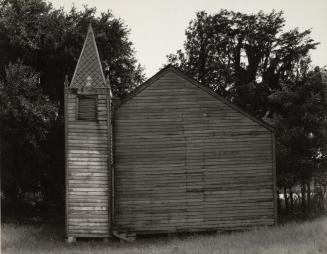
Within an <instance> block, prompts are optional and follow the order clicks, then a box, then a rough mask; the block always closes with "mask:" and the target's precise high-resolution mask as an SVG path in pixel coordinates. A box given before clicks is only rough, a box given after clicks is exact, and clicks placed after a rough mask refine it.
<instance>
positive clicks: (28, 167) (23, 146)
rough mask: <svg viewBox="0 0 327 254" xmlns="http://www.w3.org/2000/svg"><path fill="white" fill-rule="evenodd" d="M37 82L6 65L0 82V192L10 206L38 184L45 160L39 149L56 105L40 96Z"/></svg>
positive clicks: (35, 76)
mask: <svg viewBox="0 0 327 254" xmlns="http://www.w3.org/2000/svg"><path fill="white" fill-rule="evenodd" d="M39 78H40V75H39V74H38V73H36V72H34V71H33V70H32V69H31V68H30V67H28V66H26V65H24V64H22V62H18V63H15V64H9V65H8V68H7V69H6V70H5V78H4V79H2V80H1V81H0V88H1V93H0V108H1V111H0V118H1V148H2V156H1V165H2V171H1V173H2V177H1V190H2V191H3V193H4V194H5V196H7V197H8V198H9V199H10V200H11V201H12V202H13V203H14V206H17V204H18V199H20V198H23V197H22V195H23V194H24V193H26V192H32V191H36V190H37V188H38V187H39V185H40V183H41V182H40V181H41V180H42V178H43V177H42V176H43V174H44V171H43V169H44V167H45V165H42V163H43V162H42V160H43V158H44V157H45V156H46V154H45V153H44V152H43V151H42V147H43V145H44V142H46V140H47V137H48V135H49V131H50V127H51V125H52V122H54V121H55V120H56V117H57V114H56V112H57V108H56V105H55V104H54V103H53V102H51V101H50V100H49V97H48V96H45V95H43V94H42V90H41V87H40V83H39Z"/></svg>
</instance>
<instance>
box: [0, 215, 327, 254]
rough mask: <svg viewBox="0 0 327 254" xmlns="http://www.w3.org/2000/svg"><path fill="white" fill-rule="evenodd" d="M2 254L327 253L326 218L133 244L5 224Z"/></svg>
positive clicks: (56, 229) (50, 228) (56, 228)
mask: <svg viewBox="0 0 327 254" xmlns="http://www.w3.org/2000/svg"><path fill="white" fill-rule="evenodd" d="M1 245H2V249H1V250H2V253H35V254H37V253H83V254H84V253H110V254H123V253H124V254H130V253H131V254H132V253H138V254H139V253H162V254H163V253H174V254H177V253H178V254H184V253H203V254H204V253H224V254H233V253H237V254H242V253H250V254H259V253H260V254H270V253H271V254H272V253H273V254H292V253H294V254H295V253H296V254H302V253H303V254H304V253H306V254H315V253H327V217H322V218H319V219H316V220H313V221H308V222H301V223H299V222H297V223H295V222H293V223H289V224H286V225H284V226H278V227H273V228H257V229H253V230H250V231H245V232H234V233H229V234H227V233H223V234H222V233H220V234H218V233H217V234H195V235H189V236H181V235H179V236H178V235H174V236H161V237H158V236H154V237H150V238H139V239H137V240H136V241H135V242H133V243H120V242H118V241H109V242H107V243H105V242H100V241H90V240H89V241H78V242H77V243H73V244H67V243H65V241H64V236H63V229H62V228H60V227H59V226H50V225H18V224H13V223H6V224H3V225H2V228H1Z"/></svg>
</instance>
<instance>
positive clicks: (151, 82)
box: [116, 64, 276, 133]
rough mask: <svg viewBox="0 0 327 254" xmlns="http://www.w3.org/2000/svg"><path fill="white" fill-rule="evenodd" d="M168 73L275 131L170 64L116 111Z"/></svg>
mask: <svg viewBox="0 0 327 254" xmlns="http://www.w3.org/2000/svg"><path fill="white" fill-rule="evenodd" d="M168 71H173V72H174V73H176V74H177V75H178V76H180V77H182V78H183V79H185V80H187V81H188V82H190V83H191V84H193V85H195V86H197V87H198V88H200V89H202V90H203V91H205V92H207V93H208V94H210V95H211V96H213V97H215V98H216V99H217V100H219V101H221V102H223V103H225V104H226V105H227V106H229V107H231V108H233V109H235V110H236V111H238V112H239V113H241V114H243V115H244V116H246V117H247V118H249V119H251V120H252V121H254V122H256V123H258V124H260V125H261V126H263V127H264V128H266V129H267V130H269V131H271V132H273V133H274V132H275V131H276V130H275V128H274V127H273V126H272V125H271V124H269V123H267V122H265V121H263V120H262V119H259V118H257V117H255V116H253V115H251V114H250V113H247V112H246V111H245V110H243V109H241V108H240V107H239V106H237V105H235V104H234V103H232V102H230V101H228V100H227V99H225V98H224V97H222V96H221V95H219V94H217V93H215V92H214V91H212V90H211V89H210V88H208V87H206V86H204V85H203V84H201V83H200V82H198V81H196V80H195V79H194V78H192V77H190V76H189V75H187V74H186V73H184V72H183V71H181V70H179V69H178V68H177V67H175V66H173V65H171V64H169V65H167V66H166V67H164V68H163V69H161V70H160V71H159V72H157V73H156V74H154V75H153V76H152V77H151V78H149V79H148V80H147V81H145V82H144V83H143V84H142V85H140V86H138V87H137V88H136V89H135V90H134V91H132V92H131V93H130V94H129V95H127V97H126V98H124V99H123V100H122V101H120V102H119V103H117V105H116V109H117V108H119V107H120V106H121V105H123V104H124V103H126V102H127V101H129V100H130V99H132V98H133V97H135V96H136V95H137V94H139V93H140V92H142V91H143V90H144V89H146V88H147V87H149V86H150V85H151V84H153V83H154V82H155V81H156V80H158V79H159V78H160V77H161V76H163V75H164V74H166V73H167V72H168Z"/></svg>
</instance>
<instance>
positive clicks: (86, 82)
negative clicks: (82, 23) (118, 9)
mask: <svg viewBox="0 0 327 254" xmlns="http://www.w3.org/2000/svg"><path fill="white" fill-rule="evenodd" d="M70 87H71V88H82V87H91V88H106V87H107V85H106V80H105V77H104V75H103V70H102V66H101V62H100V57H99V52H98V48H97V45H96V42H95V37H94V33H93V29H92V26H91V25H89V28H88V31H87V34H86V38H85V42H84V46H83V49H82V52H81V55H80V57H79V59H78V62H77V66H76V69H75V72H74V76H73V78H72V81H71V83H70Z"/></svg>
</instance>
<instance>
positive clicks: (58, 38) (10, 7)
mask: <svg viewBox="0 0 327 254" xmlns="http://www.w3.org/2000/svg"><path fill="white" fill-rule="evenodd" d="M89 23H91V24H92V26H93V30H94V32H95V35H96V41H97V45H98V49H99V54H100V57H101V61H102V65H103V70H104V71H105V75H106V76H107V77H109V79H110V82H111V86H112V90H113V93H114V95H115V96H117V97H118V98H123V97H124V96H125V95H126V94H127V93H128V92H130V91H131V90H133V89H134V88H135V86H137V85H138V84H140V83H141V82H142V81H143V80H144V74H143V69H142V67H141V66H140V65H139V64H138V63H137V60H136V58H135V56H134V53H135V52H134V49H133V45H132V43H131V41H130V40H129V38H128V35H129V30H128V28H127V27H126V25H125V24H124V23H123V22H122V21H121V20H120V19H117V18H115V17H114V16H113V14H112V13H111V12H110V11H107V12H102V13H100V14H99V15H96V9H95V8H89V7H86V6H85V7H84V9H83V10H81V11H78V10H76V9H75V8H74V7H73V8H71V9H70V10H69V11H68V12H65V11H64V10H63V9H55V8H54V7H53V6H52V5H51V4H50V3H47V2H46V1H43V0H24V1H21V0H4V1H1V2H0V52H1V53H0V85H1V87H0V89H1V94H0V107H1V112H0V114H1V115H0V117H1V192H2V201H3V202H4V205H3V206H2V207H3V209H6V208H8V209H9V208H12V210H13V211H12V212H15V211H16V212H17V211H22V210H24V209H20V206H21V204H22V203H24V199H25V194H26V193H35V192H38V193H41V194H42V196H43V197H42V199H43V200H44V206H45V207H49V205H50V204H53V203H54V204H61V205H63V204H64V190H65V189H64V172H65V171H64V118H63V112H64V111H63V107H64V105H63V87H64V80H65V75H68V79H69V80H71V77H72V75H73V72H74V69H75V66H76V63H77V60H78V57H79V54H80V52H81V49H82V46H83V43H84V39H85V35H86V31H87V27H88V24H89Z"/></svg>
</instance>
